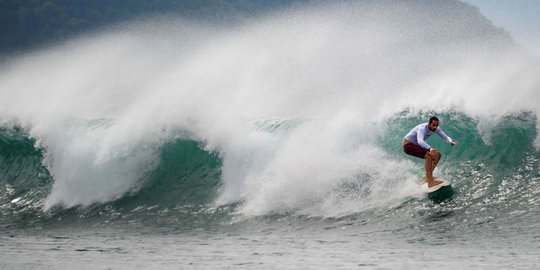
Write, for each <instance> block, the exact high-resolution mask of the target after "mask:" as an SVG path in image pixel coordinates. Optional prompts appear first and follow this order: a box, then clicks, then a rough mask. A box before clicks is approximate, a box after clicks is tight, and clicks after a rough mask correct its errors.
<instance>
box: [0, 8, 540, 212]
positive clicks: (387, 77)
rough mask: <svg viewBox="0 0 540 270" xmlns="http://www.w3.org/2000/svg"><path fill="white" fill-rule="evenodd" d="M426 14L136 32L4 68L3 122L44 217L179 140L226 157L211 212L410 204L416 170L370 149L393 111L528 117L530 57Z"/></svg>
mask: <svg viewBox="0 0 540 270" xmlns="http://www.w3.org/2000/svg"><path fill="white" fill-rule="evenodd" d="M387 2H389V1H386V2H385V3H387ZM450 6H452V7H454V8H458V7H461V8H463V6H462V5H460V4H452V5H450ZM437 12H440V10H439V9H438V7H436V6H430V5H414V4H413V3H409V4H403V3H399V1H398V2H397V3H395V4H393V5H386V4H382V5H379V4H354V5H349V4H344V5H331V6H317V7H314V8H307V9H303V10H294V11H288V12H283V13H280V14H273V15H271V16H268V17H265V18H258V19H252V20H247V21H245V22H243V23H240V24H235V25H232V26H220V27H212V26H209V25H198V24H195V23H191V22H186V21H182V20H175V19H170V18H168V19H158V20H155V21H146V22H138V23H133V24H131V25H128V26H123V27H119V28H115V29H113V30H110V31H107V32H105V33H100V34H95V35H93V36H89V37H84V38H80V39H77V40H74V41H71V42H69V43H67V44H64V45H62V46H58V47H55V48H50V49H46V50H42V51H37V52H34V53H33V54H32V55H28V56H24V57H20V58H18V59H15V60H13V61H11V62H10V63H8V64H7V65H6V66H4V67H3V68H2V69H1V72H0V97H1V98H0V117H1V121H2V122H3V123H4V124H5V125H9V124H18V125H22V126H23V127H25V128H26V129H27V130H28V131H29V132H30V134H31V135H32V136H34V137H36V138H37V139H38V142H39V145H40V146H41V147H43V148H44V149H45V150H46V157H45V164H46V165H47V166H48V168H49V170H50V171H51V173H52V174H53V176H54V185H53V188H52V191H51V194H50V195H49V197H48V199H47V201H46V207H47V208H49V207H52V206H55V205H63V206H66V207H72V206H76V205H83V206H85V205H89V204H92V203H99V202H105V201H110V200H114V199H117V198H119V197H121V196H123V194H125V193H126V192H130V191H133V190H136V189H137V187H138V186H139V185H140V183H141V182H142V181H144V180H145V179H144V178H145V175H146V174H147V173H148V172H150V171H151V170H152V169H153V168H154V167H155V165H156V162H158V159H157V154H158V153H159V147H160V145H162V144H163V142H165V141H168V140H172V139H173V138H174V134H175V131H178V130H186V131H189V132H190V134H192V136H193V139H196V140H200V141H202V142H204V143H205V145H206V148H207V149H208V150H210V151H218V152H219V153H220V155H221V157H222V158H223V168H222V181H223V188H222V190H221V195H220V197H219V198H218V199H217V200H216V203H217V204H227V203H232V202H238V201H243V202H244V203H243V206H242V207H241V209H240V211H242V212H243V213H246V214H265V213H270V212H274V211H276V212H282V211H297V212H299V213H304V214H315V215H333V216H335V215H343V214H346V213H349V212H355V211H359V210H362V209H366V208H369V207H371V206H373V205H379V204H385V203H391V202H392V201H393V200H399V199H402V198H404V197H406V196H416V195H417V194H416V191H415V190H414V189H411V188H410V187H411V186H412V185H413V184H414V181H415V179H414V177H412V176H411V175H410V172H409V171H410V170H411V169H412V167H413V165H412V163H410V162H409V161H406V160H403V159H400V158H396V157H393V156H391V155H389V154H388V153H385V152H384V150H383V149H382V147H380V146H379V145H378V138H379V137H380V136H381V135H382V134H384V127H385V123H386V120H387V119H388V118H390V117H392V116H393V115H395V114H396V113H400V112H402V111H404V110H405V109H407V108H411V109H413V110H433V111H437V112H441V111H446V110H450V109H452V110H457V111H460V112H463V113H465V114H467V115H469V116H471V117H473V118H476V119H478V120H479V127H480V128H481V130H482V132H484V134H485V137H486V140H489V134H490V132H489V127H490V126H492V124H490V123H493V121H496V120H497V118H498V117H500V116H501V115H504V114H506V113H508V112H514V111H532V112H533V113H535V114H536V115H539V113H540V107H539V105H538V104H539V103H538V100H539V99H538V98H539V95H540V94H539V93H540V92H539V91H538V90H539V86H540V76H538V74H540V73H539V71H540V69H539V65H538V61H537V59H532V58H530V57H528V56H526V55H523V54H521V53H519V52H516V51H515V50H513V49H509V48H508V47H507V45H508V44H507V43H505V40H504V38H501V36H500V33H491V32H489V31H485V29H484V28H482V27H477V26H478V24H480V23H484V24H485V22H484V21H482V20H480V19H478V18H477V17H474V16H473V15H474V14H473V15H471V16H472V17H470V18H469V17H467V18H463V17H462V16H463V13H462V12H461V13H460V11H459V10H456V12H455V14H454V15H452V14H453V13H444V12H443V14H445V16H446V17H444V16H443V17H442V18H441V17H440V16H439V15H437V14H438V13H437ZM456 16H457V17H456ZM460 16H461V17H460ZM430 18H431V20H430ZM501 40H502V41H501ZM261 119H278V122H279V121H284V122H286V121H294V122H295V124H294V125H292V126H291V127H289V128H287V130H286V131H283V132H267V131H264V130H260V129H257V128H254V126H253V123H257V121H260V120H261ZM537 126H540V124H538V123H537ZM403 132H404V133H405V132H406V131H403ZM536 146H537V147H539V146H540V139H538V138H537V139H536ZM344 186H353V187H355V188H353V189H352V190H356V191H357V192H356V193H351V192H348V191H346V190H347V188H343V187H344Z"/></svg>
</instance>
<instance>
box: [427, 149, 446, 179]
mask: <svg viewBox="0 0 540 270" xmlns="http://www.w3.org/2000/svg"><path fill="white" fill-rule="evenodd" d="M440 159H441V154H439V152H437V151H436V150H433V151H432V152H431V153H430V152H427V153H426V156H425V160H426V164H425V169H426V181H427V183H428V187H432V186H436V185H438V184H440V183H442V181H439V180H435V179H434V178H433V170H435V167H436V166H437V164H438V163H439V160H440Z"/></svg>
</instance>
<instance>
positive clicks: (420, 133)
mask: <svg viewBox="0 0 540 270" xmlns="http://www.w3.org/2000/svg"><path fill="white" fill-rule="evenodd" d="M427 126H428V123H423V124H420V125H418V126H416V127H414V128H413V129H412V130H411V131H409V133H407V135H405V140H407V141H409V142H411V143H414V144H416V145H419V146H420V147H422V148H424V149H429V148H431V146H429V144H427V143H426V140H427V139H428V138H429V136H431V134H433V132H432V131H431V130H429V128H428V127H427ZM435 133H437V135H439V137H441V138H443V140H445V141H447V142H448V143H451V142H452V141H453V140H452V138H450V137H449V136H448V135H446V133H444V131H443V130H442V129H441V128H440V127H437V129H436V130H435Z"/></svg>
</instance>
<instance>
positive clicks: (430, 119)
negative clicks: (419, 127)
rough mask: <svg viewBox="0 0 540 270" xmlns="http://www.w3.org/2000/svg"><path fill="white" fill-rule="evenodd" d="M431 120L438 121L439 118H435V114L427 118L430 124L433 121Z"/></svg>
mask: <svg viewBox="0 0 540 270" xmlns="http://www.w3.org/2000/svg"><path fill="white" fill-rule="evenodd" d="M433 121H437V122H440V121H439V118H437V116H432V117H431V118H429V124H431V122H433Z"/></svg>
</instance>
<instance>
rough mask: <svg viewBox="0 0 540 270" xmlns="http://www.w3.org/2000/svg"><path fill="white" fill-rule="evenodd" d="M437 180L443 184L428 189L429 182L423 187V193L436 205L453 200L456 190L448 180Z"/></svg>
mask: <svg viewBox="0 0 540 270" xmlns="http://www.w3.org/2000/svg"><path fill="white" fill-rule="evenodd" d="M436 180H439V181H442V183H441V184H438V185H436V186H432V187H428V184H427V182H424V183H423V184H422V186H421V189H422V191H423V192H425V193H427V195H428V198H429V199H430V200H431V201H432V202H434V203H441V202H443V201H447V200H450V199H452V196H454V189H452V185H451V184H450V182H449V181H448V180H445V179H441V178H436Z"/></svg>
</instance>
